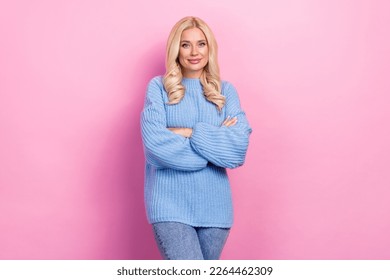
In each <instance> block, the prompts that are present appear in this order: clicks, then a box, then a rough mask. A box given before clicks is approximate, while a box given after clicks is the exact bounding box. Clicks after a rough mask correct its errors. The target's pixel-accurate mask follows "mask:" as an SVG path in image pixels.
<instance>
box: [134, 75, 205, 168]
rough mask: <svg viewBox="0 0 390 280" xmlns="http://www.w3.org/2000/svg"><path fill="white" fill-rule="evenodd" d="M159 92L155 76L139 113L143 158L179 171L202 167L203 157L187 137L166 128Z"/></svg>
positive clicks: (155, 165)
mask: <svg viewBox="0 0 390 280" xmlns="http://www.w3.org/2000/svg"><path fill="white" fill-rule="evenodd" d="M162 94H163V90H162V84H161V82H159V80H158V77H156V78H154V79H152V80H151V81H150V82H149V85H148V88H147V92H146V98H145V104H144V109H143V110H142V113H141V133H142V140H143V144H144V152H145V158H146V161H147V162H148V163H150V164H151V165H153V166H154V167H156V168H172V169H176V170H182V171H196V170H200V169H202V168H204V167H206V166H207V163H208V162H207V160H206V159H205V158H203V157H202V156H200V155H199V154H197V153H196V152H195V151H194V149H193V148H192V147H191V144H190V141H189V139H188V138H185V137H183V136H181V135H178V134H175V133H173V132H172V131H170V130H168V129H167V120H166V113H165V108H164V100H163V97H162Z"/></svg>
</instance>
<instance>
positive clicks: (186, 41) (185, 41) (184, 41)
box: [180, 39, 206, 43]
mask: <svg viewBox="0 0 390 280" xmlns="http://www.w3.org/2000/svg"><path fill="white" fill-rule="evenodd" d="M197 42H198V43H199V42H206V40H203V39H202V40H199V41H197ZM180 43H191V41H188V40H183V41H180Z"/></svg>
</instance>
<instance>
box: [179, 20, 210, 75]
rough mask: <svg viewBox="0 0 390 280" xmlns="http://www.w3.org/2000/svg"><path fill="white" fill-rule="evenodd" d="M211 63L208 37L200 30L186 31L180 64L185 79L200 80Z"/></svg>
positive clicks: (182, 38)
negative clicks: (209, 62)
mask: <svg viewBox="0 0 390 280" xmlns="http://www.w3.org/2000/svg"><path fill="white" fill-rule="evenodd" d="M208 61H209V48H208V45H207V40H206V37H205V36H204V34H203V32H202V30H200V29H199V28H196V27H195V28H191V29H187V30H184V31H183V33H182V34H181V39H180V51H179V62H180V65H181V66H182V73H183V76H184V77H185V78H199V77H200V75H201V74H202V71H203V68H204V67H205V66H206V65H207V62H208Z"/></svg>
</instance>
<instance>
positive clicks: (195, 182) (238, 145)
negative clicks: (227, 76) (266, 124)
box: [141, 17, 252, 259]
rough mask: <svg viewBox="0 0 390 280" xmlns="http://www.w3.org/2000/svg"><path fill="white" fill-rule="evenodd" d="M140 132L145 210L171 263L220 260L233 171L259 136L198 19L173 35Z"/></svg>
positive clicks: (186, 21)
mask: <svg viewBox="0 0 390 280" xmlns="http://www.w3.org/2000/svg"><path fill="white" fill-rule="evenodd" d="M141 130H142V139H143V144H144V152H145V158H146V166H145V206H146V212H147V218H148V221H149V223H151V224H152V226H153V231H154V235H155V239H156V242H157V245H158V248H159V250H160V252H161V255H162V257H163V258H164V259H218V258H219V257H220V254H221V252H222V249H223V247H224V245H225V242H226V239H227V237H228V234H229V230H230V228H231V226H232V224H233V207H232V196H231V189H230V184H229V180H228V176H227V173H226V168H236V167H238V166H241V165H242V164H243V163H244V160H245V155H246V152H247V148H248V143H249V135H250V133H251V131H252V129H251V128H250V126H249V124H248V121H247V119H246V117H245V113H244V112H243V111H242V109H241V107H240V102H239V99H238V95H237V92H236V90H235V88H234V87H233V85H232V84H230V83H229V82H226V81H221V80H220V76H219V66H218V61H217V43H216V41H215V38H214V35H213V33H212V32H211V30H210V28H209V27H208V26H207V24H206V23H205V22H204V21H203V20H201V19H199V18H196V17H186V18H183V19H181V20H180V21H179V22H177V23H176V25H175V26H174V27H173V28H172V31H171V33H170V35H169V38H168V43H167V50H166V73H165V75H164V76H163V77H162V76H157V77H154V78H153V79H152V80H151V81H150V82H149V85H148V87H147V92H146V98H145V105H144V109H143V111H142V114H141Z"/></svg>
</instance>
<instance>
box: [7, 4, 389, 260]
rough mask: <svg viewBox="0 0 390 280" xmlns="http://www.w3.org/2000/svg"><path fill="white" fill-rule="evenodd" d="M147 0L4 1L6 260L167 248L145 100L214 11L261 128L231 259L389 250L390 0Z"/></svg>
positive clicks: (129, 255)
mask: <svg viewBox="0 0 390 280" xmlns="http://www.w3.org/2000/svg"><path fill="white" fill-rule="evenodd" d="M138 2H139V4H136V5H135V4H134V3H135V2H134V1H124V0H118V1H108V0H93V1H92V0H84V1H75V0H71V1H51V0H38V1H22V0H16V1H2V2H1V4H0V38H1V39H0V40H1V44H0V50H1V51H0V65H1V66H0V94H1V95H0V117H1V120H0V131H1V136H0V141H1V145H0V228H1V230H0V248H1V249H0V258H1V259H159V258H160V256H159V253H158V251H157V247H156V245H155V242H154V239H153V234H152V231H151V228H150V226H149V225H148V224H147V222H146V216H145V210H144V205H143V168H144V157H143V152H142V144H141V137H140V128H139V114H140V111H141V109H142V106H143V99H144V94H145V89H146V84H147V82H148V81H149V80H150V79H151V78H152V77H153V76H155V75H159V74H163V72H164V55H165V42H166V38H167V36H168V34H169V31H170V29H171V27H172V26H173V24H174V23H175V22H176V21H178V20H179V19H181V18H182V17H184V16H186V15H197V16H199V17H201V18H203V19H204V20H205V21H206V22H208V24H209V25H210V26H211V28H212V29H213V30H214V33H215V35H216V37H217V40H218V42H219V46H220V55H219V59H220V66H221V74H222V77H223V79H225V80H229V81H230V82H232V83H233V84H234V85H235V86H236V87H237V89H238V91H239V94H240V98H241V102H242V105H243V107H244V109H245V111H246V112H247V115H248V118H249V120H250V122H251V125H252V127H253V134H252V136H251V143H250V148H249V151H248V156H247V161H246V164H245V165H244V166H243V167H241V168H239V169H236V170H232V171H230V177H231V181H232V186H233V194H234V204H235V225H234V227H233V229H232V232H231V234H230V238H229V240H228V242H227V244H226V247H225V251H224V253H223V255H222V258H223V259H389V258H390V238H389V236H390V203H389V200H390V199H389V198H390V188H389V187H390V172H389V165H390V146H389V143H390V129H389V120H390V110H389V104H390V96H389V93H390V79H389V73H390V51H389V50H390V39H389V28H390V17H389V16H388V11H390V4H389V3H390V2H389V1H385V0H383V1H380V0H377V1H372V0H365V1H363V0H361V1H359V0H354V1H353V0H330V1H313V0H297V1H287V0H276V1H255V0H253V1H227V0H223V1H222V0H219V1H208V0H198V1H196V2H188V3H187V2H183V1H172V0H166V1H138Z"/></svg>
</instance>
